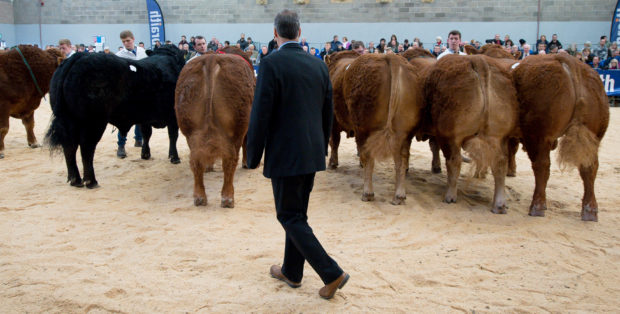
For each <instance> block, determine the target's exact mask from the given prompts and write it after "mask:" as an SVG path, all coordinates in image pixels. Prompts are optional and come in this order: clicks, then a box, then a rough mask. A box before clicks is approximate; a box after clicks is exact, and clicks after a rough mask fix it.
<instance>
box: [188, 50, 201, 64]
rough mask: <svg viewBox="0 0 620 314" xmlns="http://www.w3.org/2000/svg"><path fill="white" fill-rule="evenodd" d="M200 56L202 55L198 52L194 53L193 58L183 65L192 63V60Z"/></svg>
mask: <svg viewBox="0 0 620 314" xmlns="http://www.w3.org/2000/svg"><path fill="white" fill-rule="evenodd" d="M202 55H203V54H202V53H200V52H198V51H196V54H195V55H194V56H193V57H191V58H189V60H187V62H185V63H186V64H187V63H189V62H190V61H192V60H194V59H196V58H197V57H200V56H202Z"/></svg>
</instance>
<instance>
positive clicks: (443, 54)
mask: <svg viewBox="0 0 620 314" xmlns="http://www.w3.org/2000/svg"><path fill="white" fill-rule="evenodd" d="M453 54H454V51H452V50H450V48H448V49H446V51H444V52H442V53H441V54H440V55H438V56H437V60H439V59H441V58H443V57H444V56H447V55H453ZM466 55H467V54H466V53H464V52H462V51H460V50H459V56H466Z"/></svg>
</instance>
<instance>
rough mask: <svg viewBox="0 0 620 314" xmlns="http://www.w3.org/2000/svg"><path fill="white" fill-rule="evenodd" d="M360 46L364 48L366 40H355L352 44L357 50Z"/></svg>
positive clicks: (352, 47)
mask: <svg viewBox="0 0 620 314" xmlns="http://www.w3.org/2000/svg"><path fill="white" fill-rule="evenodd" d="M359 47H362V48H364V42H363V41H361V40H354V41H353V43H352V44H351V49H353V50H355V49H357V48H359Z"/></svg>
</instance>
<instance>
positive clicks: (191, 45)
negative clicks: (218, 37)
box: [188, 36, 196, 51]
mask: <svg viewBox="0 0 620 314" xmlns="http://www.w3.org/2000/svg"><path fill="white" fill-rule="evenodd" d="M188 44H189V51H194V47H195V46H196V37H194V36H192V37H190V38H189V43H188Z"/></svg>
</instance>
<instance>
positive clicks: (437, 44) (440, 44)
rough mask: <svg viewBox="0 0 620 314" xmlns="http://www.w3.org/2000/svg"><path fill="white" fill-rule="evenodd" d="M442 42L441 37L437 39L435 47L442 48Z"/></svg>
mask: <svg viewBox="0 0 620 314" xmlns="http://www.w3.org/2000/svg"><path fill="white" fill-rule="evenodd" d="M442 41H443V39H442V38H441V36H437V37H435V46H442Z"/></svg>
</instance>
